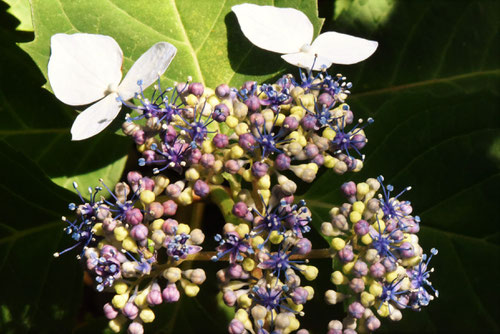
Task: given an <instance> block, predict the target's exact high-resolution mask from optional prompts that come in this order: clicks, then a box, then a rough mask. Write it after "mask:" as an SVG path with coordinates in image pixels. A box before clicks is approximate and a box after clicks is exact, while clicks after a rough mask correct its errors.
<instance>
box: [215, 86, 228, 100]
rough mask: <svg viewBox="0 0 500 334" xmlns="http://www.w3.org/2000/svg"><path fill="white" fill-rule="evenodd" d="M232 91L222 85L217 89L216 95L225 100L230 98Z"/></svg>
mask: <svg viewBox="0 0 500 334" xmlns="http://www.w3.org/2000/svg"><path fill="white" fill-rule="evenodd" d="M230 91H231V89H230V88H229V86H228V85H226V84H220V85H218V86H217V88H215V95H217V97H219V98H223V97H226V96H228V95H229V92H230Z"/></svg>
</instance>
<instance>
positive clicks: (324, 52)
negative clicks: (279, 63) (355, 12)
mask: <svg viewBox="0 0 500 334" xmlns="http://www.w3.org/2000/svg"><path fill="white" fill-rule="evenodd" d="M232 10H233V12H234V13H235V14H236V17H237V18H238V23H239V24H240V27H241V30H242V31H243V34H244V35H245V36H246V37H247V38H248V39H249V40H250V42H252V43H253V44H254V45H256V46H258V47H259V48H262V49H264V50H268V51H272V52H277V53H281V54H282V56H281V58H283V59H284V60H285V61H286V62H288V63H290V64H292V65H295V66H298V67H304V68H310V67H311V64H313V67H312V68H311V69H312V70H320V69H325V68H328V67H330V66H331V65H332V64H345V65H349V64H355V63H358V62H360V61H363V60H365V59H366V58H368V57H370V56H371V55H372V54H373V53H374V52H375V50H376V49H377V47H378V43H377V42H375V41H369V40H366V39H363V38H359V37H354V36H350V35H346V34H340V33H338V32H334V31H327V32H325V33H323V34H321V35H319V36H318V37H316V39H315V40H314V41H313V34H314V27H313V25H312V23H311V21H309V19H308V18H307V16H306V15H305V14H304V13H302V12H301V11H298V10H296V9H293V8H277V7H272V6H258V5H254V4H248V3H246V4H241V5H236V6H233V7H232Z"/></svg>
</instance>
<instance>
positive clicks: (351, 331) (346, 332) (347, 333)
mask: <svg viewBox="0 0 500 334" xmlns="http://www.w3.org/2000/svg"><path fill="white" fill-rule="evenodd" d="M342 334H358V332H356V331H355V330H354V329H350V328H346V329H344V331H343V332H342Z"/></svg>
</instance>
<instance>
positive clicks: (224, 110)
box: [212, 103, 229, 122]
mask: <svg viewBox="0 0 500 334" xmlns="http://www.w3.org/2000/svg"><path fill="white" fill-rule="evenodd" d="M227 116H229V108H228V107H227V105H226V104H224V103H220V104H218V105H216V106H215V108H214V113H213V115H212V118H213V119H215V120H216V121H217V122H224V121H225V120H226V117H227Z"/></svg>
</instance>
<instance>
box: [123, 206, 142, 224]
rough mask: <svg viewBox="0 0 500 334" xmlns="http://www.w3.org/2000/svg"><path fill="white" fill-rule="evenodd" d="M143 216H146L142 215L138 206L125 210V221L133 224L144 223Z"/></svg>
mask: <svg viewBox="0 0 500 334" xmlns="http://www.w3.org/2000/svg"><path fill="white" fill-rule="evenodd" d="M143 218H144V216H143V215H142V212H141V210H139V209H138V208H133V209H130V210H127V212H125V221H126V222H127V223H129V224H131V225H137V224H140V223H142V219H143Z"/></svg>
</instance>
